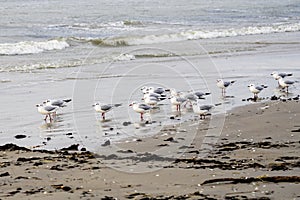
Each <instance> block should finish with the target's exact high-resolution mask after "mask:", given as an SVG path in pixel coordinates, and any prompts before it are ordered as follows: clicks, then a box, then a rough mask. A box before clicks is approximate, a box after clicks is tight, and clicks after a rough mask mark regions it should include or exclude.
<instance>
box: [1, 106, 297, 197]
mask: <svg viewBox="0 0 300 200" xmlns="http://www.w3.org/2000/svg"><path fill="white" fill-rule="evenodd" d="M299 114H300V106H299V101H286V102H282V101H267V102H261V103H255V104H251V105H246V106H241V107H238V108H235V109H233V110H232V111H230V112H228V113H227V114H226V119H225V124H224V126H223V130H222V133H221V135H220V137H219V138H218V141H217V143H216V145H215V146H214V149H213V150H212V151H211V152H210V153H208V154H207V156H205V157H200V156H199V154H201V145H202V142H201V141H203V136H205V134H206V133H205V132H206V131H207V130H208V129H207V126H203V125H209V124H208V123H209V119H206V120H204V123H202V124H201V125H200V126H197V127H198V128H199V129H197V132H196V135H195V137H194V138H193V140H192V142H190V143H187V144H185V142H186V141H185V140H187V138H185V137H187V135H188V134H189V133H190V131H191V130H188V129H186V130H184V129H185V128H186V127H182V126H181V127H173V129H172V130H171V129H166V130H162V131H161V135H158V136H154V137H150V138H143V139H142V140H141V141H140V142H128V143H121V144H118V145H119V148H120V149H119V150H120V151H119V152H117V154H114V153H113V151H112V148H113V147H112V146H106V147H103V148H101V150H104V149H106V150H107V151H106V152H105V151H103V153H102V154H99V155H96V154H94V153H90V152H84V151H82V152H76V151H75V152H72V151H70V152H68V151H64V150H62V151H61V150H59V151H47V150H34V151H27V150H26V149H20V150H14V151H9V150H8V149H4V150H3V149H2V150H1V151H0V159H1V163H2V164H1V172H0V175H1V176H0V180H1V185H2V189H1V190H0V191H1V192H0V198H2V197H3V198H4V197H9V198H10V199H14V198H22V197H23V198H30V199H38V198H45V199H51V198H68V197H69V198H72V199H80V198H81V199H89V198H90V199H91V198H92V199H93V198H95V199H97V198H98V199H99V198H104V199H115V198H118V199H124V198H127V199H131V198H134V199H145V198H146V199H147V198H148V199H149V198H160V199H168V198H185V199H199V198H202V199H224V198H244V199H251V198H265V199H274V198H275V199H293V198H299V193H298V192H297V191H298V189H297V188H298V186H299V182H300V181H299V179H300V178H299V176H295V175H296V174H297V173H299V167H300V165H299V160H300V157H299V156H298V154H297V152H298V150H297V149H299V147H300V145H299V142H300V136H299V132H300V130H299V127H300V119H299V118H298V117H297V116H298V115H299ZM187 127H188V126H187ZM190 128H191V127H190ZM180 130H181V131H180ZM183 130H184V131H183ZM192 130H196V129H194V127H192ZM166 132H167V133H169V134H165V133H166ZM172 132H174V134H172ZM170 138H173V139H170ZM180 138H181V139H180ZM201 139H202V140H201ZM172 145H175V146H176V148H172ZM1 148H3V146H2V147H1ZM161 148H167V149H166V150H164V151H161V150H159V149H161ZM168 148H169V149H172V150H173V151H174V152H176V153H175V154H173V153H171V154H168V152H169V150H168ZM99 150H100V149H99ZM142 150H143V151H142ZM244 177H248V178H247V180H245V178H244Z"/></svg>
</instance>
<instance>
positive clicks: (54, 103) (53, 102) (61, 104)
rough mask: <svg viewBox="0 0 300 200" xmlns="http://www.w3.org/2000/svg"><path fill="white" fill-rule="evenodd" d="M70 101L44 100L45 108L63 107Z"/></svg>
mask: <svg viewBox="0 0 300 200" xmlns="http://www.w3.org/2000/svg"><path fill="white" fill-rule="evenodd" d="M70 101H72V99H52V100H51V99H48V100H46V105H47V106H57V107H65V106H67V105H66V104H67V103H69V102H70Z"/></svg>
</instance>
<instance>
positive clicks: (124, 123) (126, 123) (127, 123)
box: [123, 122, 131, 126]
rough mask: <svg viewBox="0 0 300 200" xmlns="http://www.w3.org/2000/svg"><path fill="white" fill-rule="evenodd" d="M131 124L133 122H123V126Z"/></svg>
mask: <svg viewBox="0 0 300 200" xmlns="http://www.w3.org/2000/svg"><path fill="white" fill-rule="evenodd" d="M130 124H131V122H123V126H128V125H130Z"/></svg>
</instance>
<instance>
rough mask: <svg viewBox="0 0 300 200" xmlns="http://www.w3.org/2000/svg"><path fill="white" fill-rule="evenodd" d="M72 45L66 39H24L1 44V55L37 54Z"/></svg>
mask: <svg viewBox="0 0 300 200" xmlns="http://www.w3.org/2000/svg"><path fill="white" fill-rule="evenodd" d="M69 46H70V45H69V44H68V43H67V42H66V41H64V40H49V41H45V42H34V41H23V42H18V43H4V44H0V55H24V54H36V53H41V52H44V51H52V50H62V49H64V48H67V47H69Z"/></svg>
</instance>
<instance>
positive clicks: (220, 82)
mask: <svg viewBox="0 0 300 200" xmlns="http://www.w3.org/2000/svg"><path fill="white" fill-rule="evenodd" d="M233 83H235V81H223V80H222V79H218V80H217V86H218V87H219V88H221V89H222V94H225V92H226V91H225V89H226V88H227V87H228V86H229V85H232V84H233Z"/></svg>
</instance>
